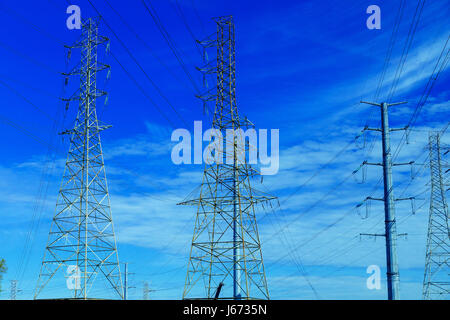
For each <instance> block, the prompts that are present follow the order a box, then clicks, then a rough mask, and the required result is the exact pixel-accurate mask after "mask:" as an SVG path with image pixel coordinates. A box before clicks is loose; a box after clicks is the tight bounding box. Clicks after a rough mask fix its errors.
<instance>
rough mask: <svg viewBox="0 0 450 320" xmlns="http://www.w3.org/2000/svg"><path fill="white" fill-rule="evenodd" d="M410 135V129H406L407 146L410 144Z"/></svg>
mask: <svg viewBox="0 0 450 320" xmlns="http://www.w3.org/2000/svg"><path fill="white" fill-rule="evenodd" d="M409 134H410V132H409V129H408V128H406V129H405V137H406V144H409Z"/></svg>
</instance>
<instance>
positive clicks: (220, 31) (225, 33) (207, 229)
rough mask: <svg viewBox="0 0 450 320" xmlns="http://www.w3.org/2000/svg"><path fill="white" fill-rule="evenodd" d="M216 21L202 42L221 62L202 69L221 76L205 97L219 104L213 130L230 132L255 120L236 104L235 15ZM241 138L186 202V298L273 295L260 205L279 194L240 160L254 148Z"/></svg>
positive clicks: (212, 166) (207, 169)
mask: <svg viewBox="0 0 450 320" xmlns="http://www.w3.org/2000/svg"><path fill="white" fill-rule="evenodd" d="M214 20H215V22H216V24H217V33H216V34H215V36H213V37H214V38H213V39H207V40H205V41H199V43H200V44H201V45H202V46H203V48H204V50H208V49H210V48H216V55H217V56H216V62H215V63H214V61H210V62H208V63H207V64H206V65H205V66H204V67H203V68H200V70H201V71H203V72H205V73H207V74H216V84H215V88H211V89H210V90H209V91H208V92H206V93H205V95H203V96H202V97H200V98H202V99H203V100H204V101H206V102H207V101H214V100H215V102H216V105H215V112H214V116H213V121H212V128H213V129H216V130H220V132H222V133H225V131H226V130H230V129H231V130H233V129H234V130H238V129H247V128H251V127H253V124H251V123H250V121H248V120H247V119H246V118H245V119H244V118H242V117H240V116H239V114H238V108H237V104H236V95H235V90H236V87H235V26H234V22H233V18H232V17H231V16H228V17H220V18H216V19H214ZM205 56H206V55H205ZM213 91H215V92H213ZM224 136H225V134H224ZM241 138H242V137H241ZM238 139H239V137H238V134H235V135H233V137H232V138H231V139H229V138H228V141H225V145H227V146H231V149H232V151H231V152H229V149H228V148H227V151H226V153H227V154H226V156H227V157H230V158H231V161H229V162H231V163H229V162H227V163H218V162H215V163H213V164H209V165H206V166H205V169H204V174H203V182H202V184H201V187H200V191H199V193H198V195H197V197H196V198H195V199H191V200H186V201H184V202H182V203H180V204H181V205H194V206H197V217H196V222H195V228H194V236H193V238H192V246H191V252H190V257H189V264H188V269H187V275H186V282H185V287H184V291H183V299H216V298H217V299H269V291H268V288H267V281H266V276H265V270H264V264H263V257H262V252H261V243H260V240H259V235H258V227H257V223H256V217H255V211H256V210H255V209H257V206H258V203H259V204H260V203H264V202H270V201H271V200H273V199H275V197H272V196H270V195H267V194H265V193H263V192H260V191H257V190H255V189H254V188H253V187H252V180H253V178H255V177H257V176H258V175H259V173H258V172H257V171H256V170H255V169H253V168H252V167H251V166H250V165H249V164H248V163H247V160H246V159H245V160H244V161H238V158H237V155H238V154H242V153H244V154H245V153H246V152H247V151H249V145H247V144H245V143H244V144H239V143H237V141H238ZM225 140H227V139H225ZM241 141H242V140H241ZM219 153H220V152H219ZM224 155H225V153H223V154H219V157H220V158H221V159H223V156H224ZM241 160H242V159H241ZM219 288H220V289H219ZM216 293H220V294H217V295H216Z"/></svg>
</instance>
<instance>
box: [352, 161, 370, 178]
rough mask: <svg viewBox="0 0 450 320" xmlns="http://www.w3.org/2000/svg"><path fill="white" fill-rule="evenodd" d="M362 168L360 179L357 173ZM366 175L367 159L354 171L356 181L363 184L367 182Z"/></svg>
mask: <svg viewBox="0 0 450 320" xmlns="http://www.w3.org/2000/svg"><path fill="white" fill-rule="evenodd" d="M360 169H361V180H358V178H357V177H356V173H357V172H358V171H359V170H360ZM366 176H367V166H366V165H365V161H364V162H363V164H362V165H361V167H360V168H359V169H358V170H355V171H353V178H354V179H355V181H356V183H358V184H363V183H365V182H366Z"/></svg>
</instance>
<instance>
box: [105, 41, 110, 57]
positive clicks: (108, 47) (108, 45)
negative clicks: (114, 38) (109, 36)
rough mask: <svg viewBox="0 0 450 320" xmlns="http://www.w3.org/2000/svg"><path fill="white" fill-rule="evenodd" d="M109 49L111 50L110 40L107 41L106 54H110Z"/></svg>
mask: <svg viewBox="0 0 450 320" xmlns="http://www.w3.org/2000/svg"><path fill="white" fill-rule="evenodd" d="M109 51H110V41H108V42H107V43H106V48H105V52H106V54H108V53H109Z"/></svg>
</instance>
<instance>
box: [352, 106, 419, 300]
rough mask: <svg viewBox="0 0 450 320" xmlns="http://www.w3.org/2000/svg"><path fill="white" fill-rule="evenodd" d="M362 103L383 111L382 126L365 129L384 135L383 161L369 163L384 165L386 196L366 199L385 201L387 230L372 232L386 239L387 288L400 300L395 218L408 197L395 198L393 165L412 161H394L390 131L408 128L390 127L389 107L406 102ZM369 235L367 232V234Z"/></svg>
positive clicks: (390, 298) (393, 296)
mask: <svg viewBox="0 0 450 320" xmlns="http://www.w3.org/2000/svg"><path fill="white" fill-rule="evenodd" d="M361 103H365V104H369V105H373V106H376V107H379V108H380V111H381V128H364V130H371V131H378V132H381V136H382V149H383V162H382V163H368V162H367V161H365V162H364V164H367V165H378V166H381V167H383V185H384V196H383V198H381V199H376V198H372V197H368V198H367V199H366V200H368V199H370V200H380V201H383V202H384V215H385V217H384V223H385V232H384V233H383V234H372V236H382V237H385V239H386V267H387V272H386V275H387V289H388V299H389V300H398V299H400V274H399V271H398V260H397V223H396V220H395V201H398V200H406V199H410V198H406V199H395V198H394V188H393V182H392V166H398V165H410V164H412V162H408V163H399V164H393V163H392V150H391V140H390V132H391V131H397V130H407V129H408V128H401V129H391V128H390V127H389V116H388V113H389V112H388V108H389V107H391V106H395V105H399V104H404V103H406V102H398V103H386V102H383V103H374V102H365V101H361ZM366 235H367V234H366Z"/></svg>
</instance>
